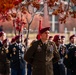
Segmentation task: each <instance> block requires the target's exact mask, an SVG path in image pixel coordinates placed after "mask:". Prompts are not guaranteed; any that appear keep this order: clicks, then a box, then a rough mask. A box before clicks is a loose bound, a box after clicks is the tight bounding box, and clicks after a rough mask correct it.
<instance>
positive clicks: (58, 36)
mask: <svg viewBox="0 0 76 75" xmlns="http://www.w3.org/2000/svg"><path fill="white" fill-rule="evenodd" d="M60 39H61V37H60V35H55V36H54V38H53V41H54V42H57V41H58V40H60Z"/></svg>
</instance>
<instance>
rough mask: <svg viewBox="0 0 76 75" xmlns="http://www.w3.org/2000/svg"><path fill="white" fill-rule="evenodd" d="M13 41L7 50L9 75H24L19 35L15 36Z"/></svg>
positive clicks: (23, 61) (22, 53)
mask: <svg viewBox="0 0 76 75" xmlns="http://www.w3.org/2000/svg"><path fill="white" fill-rule="evenodd" d="M13 41H14V42H13ZM13 41H12V42H13V44H10V46H9V48H8V50H9V52H8V59H9V60H10V67H11V75H25V60H24V52H23V45H22V43H20V35H17V36H16V37H15V39H14V40H13Z"/></svg>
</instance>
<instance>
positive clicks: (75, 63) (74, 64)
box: [67, 46, 76, 75]
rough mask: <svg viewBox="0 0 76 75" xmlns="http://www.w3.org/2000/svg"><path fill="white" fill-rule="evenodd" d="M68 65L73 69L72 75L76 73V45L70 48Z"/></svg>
mask: <svg viewBox="0 0 76 75" xmlns="http://www.w3.org/2000/svg"><path fill="white" fill-rule="evenodd" d="M67 59H68V65H69V67H70V69H71V71H72V74H71V75H76V46H72V47H71V48H69V52H68V58H67Z"/></svg>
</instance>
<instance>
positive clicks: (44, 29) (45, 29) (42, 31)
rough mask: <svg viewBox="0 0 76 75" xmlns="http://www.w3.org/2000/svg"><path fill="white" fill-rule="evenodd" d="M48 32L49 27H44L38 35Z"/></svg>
mask: <svg viewBox="0 0 76 75" xmlns="http://www.w3.org/2000/svg"><path fill="white" fill-rule="evenodd" d="M47 30H48V31H49V30H50V27H45V28H42V29H41V30H40V34H42V33H44V32H45V31H47Z"/></svg>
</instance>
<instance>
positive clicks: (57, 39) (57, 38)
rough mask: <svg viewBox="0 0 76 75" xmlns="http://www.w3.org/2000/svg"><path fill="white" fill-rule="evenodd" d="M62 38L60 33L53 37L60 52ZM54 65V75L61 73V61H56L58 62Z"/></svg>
mask: <svg viewBox="0 0 76 75" xmlns="http://www.w3.org/2000/svg"><path fill="white" fill-rule="evenodd" d="M60 40H61V37H60V35H55V36H54V38H53V41H54V42H55V44H56V47H57V50H58V52H59V49H60ZM59 55H60V54H59ZM53 66H54V68H53V70H54V75H60V66H59V63H58V62H56V63H54V64H53Z"/></svg>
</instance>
